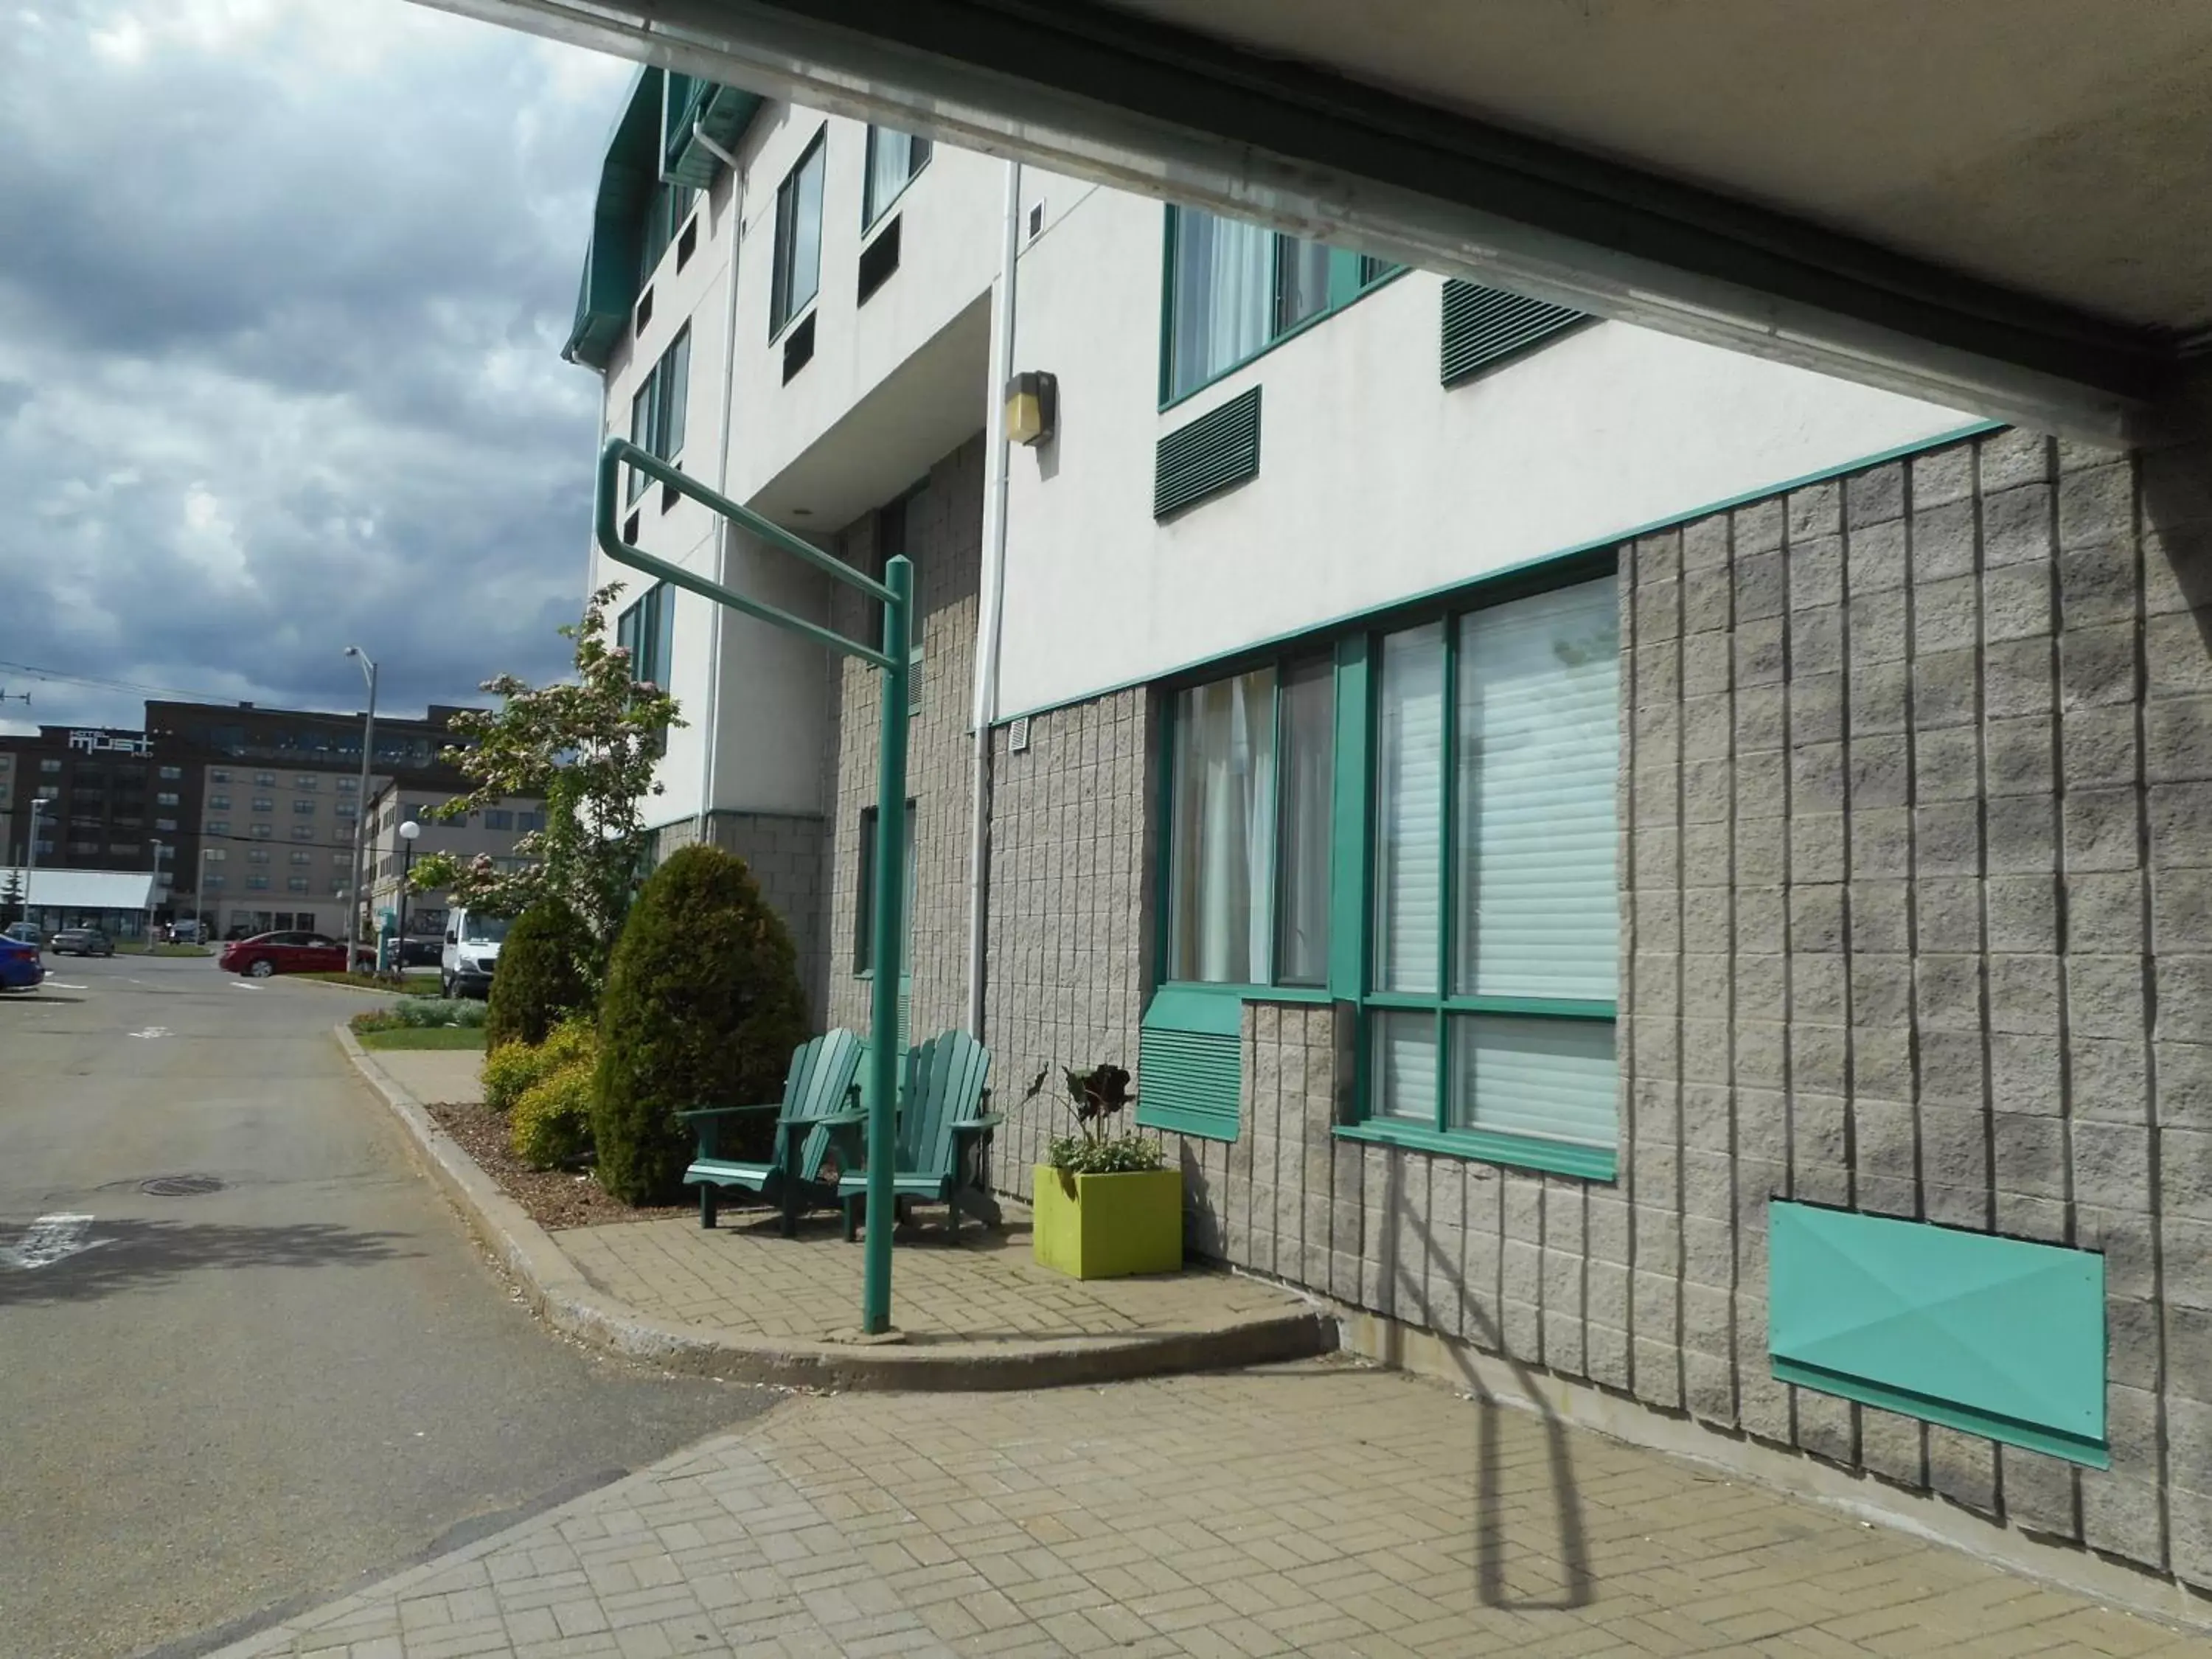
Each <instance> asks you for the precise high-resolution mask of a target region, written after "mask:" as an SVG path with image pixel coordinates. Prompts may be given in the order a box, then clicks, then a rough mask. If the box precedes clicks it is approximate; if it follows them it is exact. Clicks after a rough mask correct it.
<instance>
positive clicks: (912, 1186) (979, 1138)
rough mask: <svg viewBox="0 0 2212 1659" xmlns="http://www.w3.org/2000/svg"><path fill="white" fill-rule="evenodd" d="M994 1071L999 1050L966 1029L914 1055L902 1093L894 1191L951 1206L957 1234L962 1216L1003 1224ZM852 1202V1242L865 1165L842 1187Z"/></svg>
mask: <svg viewBox="0 0 2212 1659" xmlns="http://www.w3.org/2000/svg"><path fill="white" fill-rule="evenodd" d="M990 1073H991V1051H990V1050H989V1049H988V1048H985V1047H984V1046H983V1045H982V1044H981V1043H980V1042H976V1041H975V1038H974V1037H971V1036H969V1035H968V1034H967V1033H966V1032H965V1031H945V1032H941V1033H939V1035H938V1036H933V1037H932V1038H931V1039H930V1040H929V1041H928V1042H922V1043H917V1044H916V1045H915V1047H913V1048H909V1049H908V1050H907V1055H906V1071H905V1077H904V1080H903V1086H902V1088H901V1090H900V1091H899V1117H898V1163H897V1168H896V1173H895V1174H894V1175H893V1176H892V1178H891V1191H892V1193H893V1194H895V1195H896V1197H897V1198H899V1199H900V1200H909V1199H919V1200H921V1201H922V1202H924V1203H927V1204H944V1205H947V1206H950V1220H951V1227H952V1236H953V1237H955V1238H957V1237H959V1236H960V1212H962V1211H963V1210H965V1211H967V1212H969V1213H970V1214H972V1215H974V1216H975V1217H976V1218H978V1219H980V1220H981V1222H982V1224H983V1225H985V1226H986V1227H995V1226H997V1225H999V1219H1000V1214H999V1206H998V1201H997V1200H995V1199H994V1198H993V1197H992V1196H991V1189H990V1188H989V1186H988V1184H987V1176H988V1170H987V1164H986V1159H985V1153H986V1151H987V1147H988V1146H989V1142H990V1134H991V1131H992V1130H994V1129H995V1128H997V1127H998V1126H999V1123H1000V1115H999V1114H998V1113H996V1112H993V1113H989V1114H986V1113H985V1112H984V1110H983V1097H984V1094H985V1090H984V1087H983V1085H984V1082H985V1079H987V1078H988V1077H989V1076H990ZM865 1118H866V1114H864V1113H860V1112H852V1113H848V1114H846V1115H844V1116H843V1117H842V1118H840V1119H837V1120H835V1121H834V1122H835V1127H833V1130H832V1133H839V1134H842V1133H848V1128H849V1126H851V1125H856V1124H859V1123H861V1122H863V1121H865ZM837 1190H838V1193H839V1194H840V1196H842V1198H843V1199H844V1200H845V1237H847V1238H848V1239H849V1238H851V1237H854V1235H855V1234H856V1232H857V1231H858V1226H857V1223H858V1220H859V1217H860V1208H861V1205H862V1203H863V1202H864V1201H865V1200H866V1197H867V1193H868V1177H867V1172H866V1170H865V1169H864V1168H861V1167H860V1164H859V1160H857V1159H856V1160H855V1161H854V1165H853V1166H852V1167H848V1168H847V1169H846V1170H844V1172H843V1176H842V1179H841V1180H840V1181H839V1182H838V1183H837Z"/></svg>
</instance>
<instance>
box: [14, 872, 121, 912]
mask: <svg viewBox="0 0 2212 1659" xmlns="http://www.w3.org/2000/svg"><path fill="white" fill-rule="evenodd" d="M0 893H9V894H21V896H22V898H23V902H25V903H27V904H28V905H29V906H30V907H31V908H33V909H34V910H143V909H145V908H147V907H148V906H149V904H151V903H152V902H154V876H153V872H151V871H147V870H70V869H67V868H65V867H60V866H52V867H50V866H40V867H39V868H37V869H34V870H27V869H24V868H23V867H21V866H16V867H15V868H14V869H9V867H8V866H4V865H0Z"/></svg>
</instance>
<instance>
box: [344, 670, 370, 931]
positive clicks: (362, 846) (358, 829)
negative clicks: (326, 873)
mask: <svg viewBox="0 0 2212 1659" xmlns="http://www.w3.org/2000/svg"><path fill="white" fill-rule="evenodd" d="M345 653H346V655H348V656H349V657H351V658H353V659H356V661H358V662H359V663H360V664H361V671H362V677H363V678H366V679H367V680H368V714H366V715H365V716H363V718H362V729H361V793H359V794H357V795H356V796H355V797H354V802H353V883H352V888H351V890H350V891H349V893H348V894H347V895H346V971H347V972H348V973H351V972H352V971H353V970H354V967H355V961H354V953H355V952H356V951H357V950H359V949H360V946H361V890H362V867H361V866H362V854H363V853H364V852H365V850H366V848H367V846H368V763H369V757H370V756H371V755H373V754H374V752H375V749H376V662H375V659H374V658H372V657H371V656H370V655H369V654H368V653H367V652H366V651H363V650H362V648H361V647H359V646H357V645H349V646H348V647H346V648H345Z"/></svg>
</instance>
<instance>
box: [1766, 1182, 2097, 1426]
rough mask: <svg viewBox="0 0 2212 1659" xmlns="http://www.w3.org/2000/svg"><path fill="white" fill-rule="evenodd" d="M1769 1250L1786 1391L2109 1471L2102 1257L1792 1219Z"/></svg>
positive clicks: (1773, 1339) (1799, 1215)
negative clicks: (1852, 1403) (1837, 1399)
mask: <svg viewBox="0 0 2212 1659" xmlns="http://www.w3.org/2000/svg"><path fill="white" fill-rule="evenodd" d="M1767 1248H1768V1262H1769V1267H1768V1313H1767V1337H1766V1346H1767V1349H1768V1352H1769V1355H1770V1357H1771V1360H1772V1363H1773V1367H1774V1375H1775V1376H1777V1377H1778V1378H1779V1379H1781V1380H1782V1381H1783V1382H1784V1383H1796V1384H1797V1385H1798V1386H1799V1387H1800V1388H1806V1389H1820V1391H1821V1392H1823V1393H1825V1394H1833V1395H1842V1396H1843V1397H1844V1399H1846V1400H1856V1401H1860V1402H1861V1403H1862V1404H1864V1405H1869V1406H1879V1407H1882V1408H1883V1409H1884V1410H1886V1411H1893V1412H1900V1413H1904V1414H1905V1416H1908V1417H1917V1418H1922V1419H1926V1420H1927V1421H1929V1422H1930V1423H1941V1424H1943V1425H1947V1426H1948V1427H1950V1428H1954V1429H1961V1430H1964V1431H1966V1432H1967V1433H1969V1434H1978V1435H1985V1436H1987V1437H1989V1438H1990V1439H1992V1440H2002V1441H2003V1442H2005V1443H2007V1444H2008V1445H2014V1446H2026V1447H2028V1448H2030V1449H2033V1450H2035V1451H2039V1452H2047V1453H2049V1454H2050V1455H2052V1456H2054V1457H2064V1458H2069V1459H2071V1460H2072V1461H2073V1462H2077V1463H2087V1464H2090V1465H2093V1467H2095V1468H2107V1467H2109V1466H2110V1463H2111V1461H2112V1460H2111V1455H2110V1454H2109V1452H2108V1450H2107V1449H2106V1437H2105V1346H2106V1344H2105V1259H2104V1257H2102V1256H2101V1255H2096V1254H2094V1253H2093V1252H2092V1251H2088V1250H2069V1249H2062V1248H2060V1247H2059V1246H2057V1245H2055V1244H2029V1243H2022V1242H2021V1241H2020V1240H2018V1239H2012V1238H1998V1237H1993V1236H1991V1235H1990V1234H1987V1233H1970V1232H1961V1231H1957V1230H1954V1229H1952V1228H1948V1227H1936V1226H1931V1225H1928V1224H1927V1223H1925V1222H1914V1221H1893V1220H1888V1219H1886V1218H1882V1217H1879V1216H1869V1215H1853V1214H1850V1213H1848V1212H1844V1211H1840V1210H1826V1209H1819V1208H1815V1207H1814V1206H1810V1205H1805V1204H1784V1203H1776V1204H1772V1205H1770V1206H1768V1208H1767Z"/></svg>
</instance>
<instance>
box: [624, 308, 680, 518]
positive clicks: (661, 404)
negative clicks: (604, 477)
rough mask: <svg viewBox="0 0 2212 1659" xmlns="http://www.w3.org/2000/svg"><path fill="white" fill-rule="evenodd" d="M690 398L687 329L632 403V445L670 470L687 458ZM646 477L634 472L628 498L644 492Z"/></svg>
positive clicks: (630, 427)
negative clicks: (686, 443) (686, 421)
mask: <svg viewBox="0 0 2212 1659" xmlns="http://www.w3.org/2000/svg"><path fill="white" fill-rule="evenodd" d="M690 396H691V331H690V329H689V328H688V327H687V328H686V329H685V330H684V331H683V332H682V333H681V334H678V336H677V337H676V338H675V339H674V340H673V341H671V343H670V344H669V347H668V349H667V350H666V351H665V352H663V353H661V355H660V361H659V362H657V363H655V364H654V365H653V372H652V373H651V374H648V375H647V376H646V377H645V382H644V384H643V385H641V386H639V387H638V389H637V390H636V391H635V392H633V393H632V394H631V396H630V400H629V441H631V442H632V443H634V444H635V445H636V446H637V447H639V448H640V449H642V450H643V451H644V452H645V453H647V454H648V455H650V456H652V457H653V459H655V460H660V461H665V462H667V463H668V464H669V465H671V466H673V465H676V464H677V463H678V461H680V460H682V459H683V458H684V409H685V405H686V404H687V403H688V402H689V400H690ZM645 484H646V477H645V474H644V473H642V472H640V471H637V470H636V469H635V468H632V469H631V471H630V475H629V500H631V501H635V500H636V499H637V498H638V497H639V496H640V495H642V494H644V492H645Z"/></svg>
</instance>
